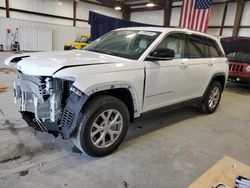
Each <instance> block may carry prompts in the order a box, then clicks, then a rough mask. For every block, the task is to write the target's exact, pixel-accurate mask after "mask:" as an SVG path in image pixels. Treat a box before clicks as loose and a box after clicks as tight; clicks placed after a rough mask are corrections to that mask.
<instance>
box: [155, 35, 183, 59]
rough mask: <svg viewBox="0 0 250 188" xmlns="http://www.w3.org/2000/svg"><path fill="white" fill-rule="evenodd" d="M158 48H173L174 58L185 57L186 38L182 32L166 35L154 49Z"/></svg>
mask: <svg viewBox="0 0 250 188" xmlns="http://www.w3.org/2000/svg"><path fill="white" fill-rule="evenodd" d="M160 48H163V49H171V50H173V51H174V52H175V58H176V59H178V58H184V57H186V40H185V39H184V35H183V34H180V33H175V34H170V35H168V36H167V37H166V38H165V39H163V40H162V41H161V43H160V44H159V45H158V46H157V48H156V49H155V50H157V49H160Z"/></svg>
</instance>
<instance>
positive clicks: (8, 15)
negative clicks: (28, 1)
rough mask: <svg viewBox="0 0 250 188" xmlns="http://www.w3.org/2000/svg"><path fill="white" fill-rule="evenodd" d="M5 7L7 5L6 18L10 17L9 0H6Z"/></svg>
mask: <svg viewBox="0 0 250 188" xmlns="http://www.w3.org/2000/svg"><path fill="white" fill-rule="evenodd" d="M5 7H6V18H9V17H10V4H9V0H5Z"/></svg>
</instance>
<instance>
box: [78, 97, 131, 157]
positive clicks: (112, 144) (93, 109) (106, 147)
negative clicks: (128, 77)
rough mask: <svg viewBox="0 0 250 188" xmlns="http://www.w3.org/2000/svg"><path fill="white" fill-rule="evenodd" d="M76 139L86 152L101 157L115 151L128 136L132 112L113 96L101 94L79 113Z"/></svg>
mask: <svg viewBox="0 0 250 188" xmlns="http://www.w3.org/2000/svg"><path fill="white" fill-rule="evenodd" d="M78 124H79V125H78V130H77V133H76V136H75V137H74V138H73V142H74V143H75V145H76V146H77V147H78V149H80V150H81V151H82V152H84V153H86V154H88V155H90V156H93V157H101V156H105V155H108V154H110V153H112V152H113V151H114V150H115V149H116V148H117V147H118V146H119V145H120V144H121V142H122V141H123V139H124V138H125V136H126V133H127V130H128V124H129V112H128V109H127V107H126V105H125V104H124V103H123V102H122V101H121V100H119V99H117V98H115V97H112V96H106V95H103V96H97V97H95V98H93V99H91V101H90V102H89V103H88V105H87V106H86V107H85V108H84V110H83V111H82V112H81V114H80V115H79V120H78Z"/></svg>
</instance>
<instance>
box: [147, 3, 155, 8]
mask: <svg viewBox="0 0 250 188" xmlns="http://www.w3.org/2000/svg"><path fill="white" fill-rule="evenodd" d="M146 6H147V7H154V6H155V4H154V3H147V4H146Z"/></svg>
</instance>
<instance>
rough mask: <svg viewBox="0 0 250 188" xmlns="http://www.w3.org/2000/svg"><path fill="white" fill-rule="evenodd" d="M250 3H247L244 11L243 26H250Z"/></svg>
mask: <svg viewBox="0 0 250 188" xmlns="http://www.w3.org/2000/svg"><path fill="white" fill-rule="evenodd" d="M249 10H250V1H246V2H245V7H244V10H243V14H242V18H241V25H250V11H249Z"/></svg>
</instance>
